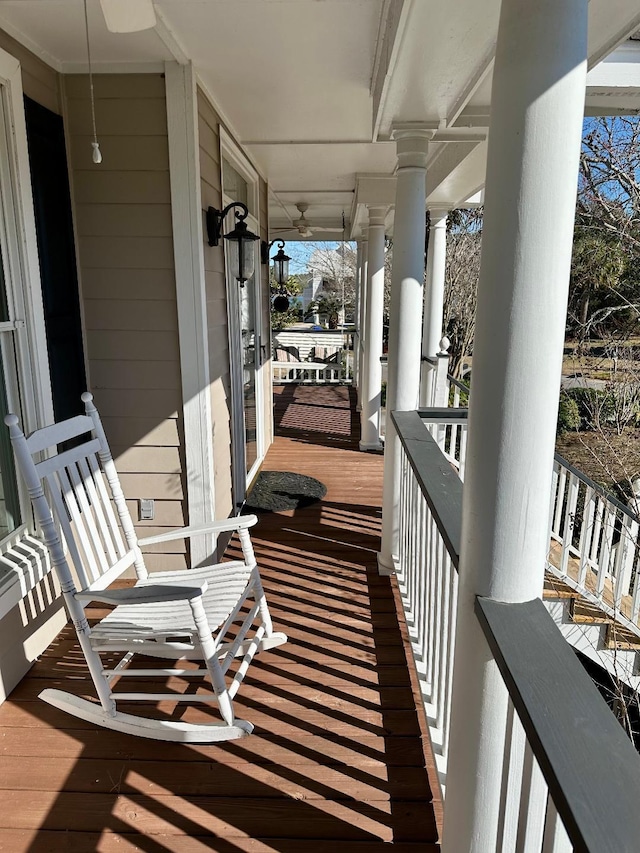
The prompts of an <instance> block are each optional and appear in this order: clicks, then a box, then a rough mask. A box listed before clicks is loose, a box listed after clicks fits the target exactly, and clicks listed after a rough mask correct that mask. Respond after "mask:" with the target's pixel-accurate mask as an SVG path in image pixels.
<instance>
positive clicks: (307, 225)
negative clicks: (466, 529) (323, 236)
mask: <svg viewBox="0 0 640 853" xmlns="http://www.w3.org/2000/svg"><path fill="white" fill-rule="evenodd" d="M296 207H297V208H298V211H299V213H300V216H299V218H298V219H294V220H293V222H292V223H291V227H290V228H274V229H273V230H274V232H278V233H283V234H284V233H287V232H291V231H297V232H298V234H299V235H300V236H301V237H313V235H314V234H315V232H316V231H336V232H338V233H340V234H341V233H342V228H330V227H327V226H325V225H314V224H313V223H312V222H311V221H310V220H309V219H307V217H306V216H305V213H306V211H307V210H308V209H309V205H308V204H307V202H306V201H299V202H297V203H296Z"/></svg>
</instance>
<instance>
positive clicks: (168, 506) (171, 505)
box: [127, 499, 185, 537]
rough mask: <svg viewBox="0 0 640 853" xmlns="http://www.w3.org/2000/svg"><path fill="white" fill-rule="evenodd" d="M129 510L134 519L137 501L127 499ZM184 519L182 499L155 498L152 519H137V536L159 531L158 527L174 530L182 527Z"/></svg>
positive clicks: (136, 516)
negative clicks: (153, 516)
mask: <svg viewBox="0 0 640 853" xmlns="http://www.w3.org/2000/svg"><path fill="white" fill-rule="evenodd" d="M127 506H128V507H129V512H130V513H131V517H132V518H133V519H134V521H135V520H136V519H137V518H138V501H137V500H133V499H129V500H127ZM184 524H185V520H184V515H183V503H182V501H174V500H162V501H161V500H156V503H155V518H154V519H153V520H152V521H137V522H136V527H137V531H138V536H140V537H142V536H152V535H153V533H158V532H160V529H164V530H165V531H166V530H167V529H170V530H175V529H177V528H178V527H184Z"/></svg>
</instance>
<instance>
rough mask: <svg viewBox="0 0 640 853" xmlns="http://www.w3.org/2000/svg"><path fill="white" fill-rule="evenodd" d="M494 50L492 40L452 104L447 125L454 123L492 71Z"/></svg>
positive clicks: (494, 46)
mask: <svg viewBox="0 0 640 853" xmlns="http://www.w3.org/2000/svg"><path fill="white" fill-rule="evenodd" d="M495 52H496V45H495V42H494V43H493V44H492V45H491V48H490V49H489V50H488V51H487V53H486V54H485V55H484V56H483V57H482V59H481V60H480V62H479V63H478V65H477V66H476V70H475V72H474V73H473V74H472V75H471V77H470V78H469V79H468V80H467V82H466V84H465V85H464V87H463V88H462V90H461V92H460V94H459V95H458V97H457V99H456V101H455V103H454V105H453V108H452V109H451V112H450V113H449V115H448V116H447V127H451V126H452V125H454V124H455V123H456V121H457V120H458V118H459V117H460V115H461V113H462V112H463V110H464V109H465V108H466V107H467V106H468V104H469V101H470V100H471V98H473V96H474V95H475V93H476V92H477V91H478V89H479V88H480V86H481V85H482V84H483V83H484V81H485V80H486V79H487V77H488V76H489V75H490V74H492V73H493V60H494V56H495Z"/></svg>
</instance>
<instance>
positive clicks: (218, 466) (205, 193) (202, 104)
mask: <svg viewBox="0 0 640 853" xmlns="http://www.w3.org/2000/svg"><path fill="white" fill-rule="evenodd" d="M219 126H220V122H219V119H218V116H217V115H216V113H215V110H214V109H213V107H212V106H211V104H210V103H209V101H208V100H207V98H206V97H205V95H204V94H203V93H202V91H201V90H200V89H198V130H199V144H200V191H201V195H202V206H203V208H206V207H208V206H210V205H212V206H214V207H217V208H220V206H221V203H222V195H221V192H220V187H221V176H220V131H219ZM204 268H205V293H206V300H207V331H208V338H209V371H210V375H211V411H212V420H213V469H214V483H215V507H216V516H217V517H218V518H226V517H227V516H229V515H231V513H232V511H233V498H232V485H231V483H232V478H231V428H230V418H231V403H230V400H229V396H228V390H227V389H228V388H229V385H230V369H229V330H228V326H227V294H226V283H225V274H224V255H223V251H222V248H221V247H210V246H208V245H206V242H205V246H204Z"/></svg>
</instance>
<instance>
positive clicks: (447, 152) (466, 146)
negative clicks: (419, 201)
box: [427, 141, 479, 198]
mask: <svg viewBox="0 0 640 853" xmlns="http://www.w3.org/2000/svg"><path fill="white" fill-rule="evenodd" d="M478 144H479V142H478V141H471V142H452V143H449V145H446V146H444V147H443V148H442V149H441V150H440V151H439V152H438V156H437V157H436V158H435V159H434V161H433V162H432V163H429V168H428V169H427V198H429V197H430V196H433V195H434V194H435V193H436V191H437V189H438V187H439V186H440V185H441V184H443V183H444V181H445V180H446V179H447V178H449V176H450V175H451V174H452V173H453V172H454V171H455V170H456V169H457V168H459V166H460V165H461V164H462V163H463V162H464V161H465V160H466V159H467V157H469V155H470V154H472V153H473V151H474V150H475V148H476V146H477V145H478Z"/></svg>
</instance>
